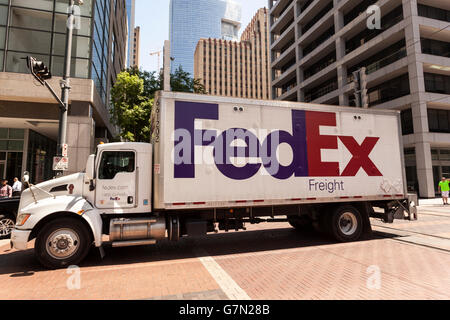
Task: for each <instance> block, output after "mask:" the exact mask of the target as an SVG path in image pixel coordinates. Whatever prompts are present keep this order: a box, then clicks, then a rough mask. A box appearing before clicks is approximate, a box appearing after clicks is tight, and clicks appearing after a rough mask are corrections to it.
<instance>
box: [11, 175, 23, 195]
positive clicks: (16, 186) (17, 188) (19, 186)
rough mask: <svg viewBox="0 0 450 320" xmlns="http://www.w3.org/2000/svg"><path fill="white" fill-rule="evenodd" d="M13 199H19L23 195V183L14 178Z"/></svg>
mask: <svg viewBox="0 0 450 320" xmlns="http://www.w3.org/2000/svg"><path fill="white" fill-rule="evenodd" d="M12 191H13V197H19V196H20V194H21V193H22V182H20V181H19V179H17V178H14V184H13V186H12Z"/></svg>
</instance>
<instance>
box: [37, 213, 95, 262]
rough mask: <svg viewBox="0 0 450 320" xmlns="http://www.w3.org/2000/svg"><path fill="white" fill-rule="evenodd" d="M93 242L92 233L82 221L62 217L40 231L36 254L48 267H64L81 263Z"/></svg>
mask: <svg viewBox="0 0 450 320" xmlns="http://www.w3.org/2000/svg"><path fill="white" fill-rule="evenodd" d="M91 244H92V239H91V235H90V233H89V231H88V230H87V228H86V227H85V225H84V224H83V223H82V222H81V221H79V220H77V219H73V218H60V219H56V220H53V221H51V222H50V223H48V224H47V225H46V226H45V227H44V228H42V230H41V231H40V232H39V234H38V236H37V238H36V243H35V255H36V258H37V259H38V260H39V262H40V263H41V264H42V265H44V266H45V267H47V268H50V269H58V268H64V267H68V266H71V265H77V264H79V263H80V262H81V261H82V260H83V259H84V258H85V257H86V255H87V254H88V252H89V249H90V246H91Z"/></svg>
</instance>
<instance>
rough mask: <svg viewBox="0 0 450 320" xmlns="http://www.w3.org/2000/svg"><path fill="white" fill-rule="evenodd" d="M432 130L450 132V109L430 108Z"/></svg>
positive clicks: (429, 119) (430, 127)
mask: <svg viewBox="0 0 450 320" xmlns="http://www.w3.org/2000/svg"><path fill="white" fill-rule="evenodd" d="M428 126H429V130H430V132H441V133H450V110H440V109H428Z"/></svg>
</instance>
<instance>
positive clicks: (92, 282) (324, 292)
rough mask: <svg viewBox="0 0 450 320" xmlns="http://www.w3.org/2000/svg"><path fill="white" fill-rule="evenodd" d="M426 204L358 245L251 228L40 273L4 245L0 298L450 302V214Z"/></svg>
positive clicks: (123, 251) (109, 254)
mask: <svg viewBox="0 0 450 320" xmlns="http://www.w3.org/2000/svg"><path fill="white" fill-rule="evenodd" d="M423 203H424V205H422V206H421V207H420V208H419V220H418V221H399V220H396V221H395V223H394V224H391V225H388V224H384V223H382V222H380V221H376V220H375V219H372V226H373V230H374V232H373V236H372V237H371V238H370V239H365V240H363V241H359V242H355V243H345V244H341V243H335V242H334V241H333V240H331V239H329V238H326V237H325V236H324V235H320V234H318V233H310V234H309V233H308V234H299V233H298V232H296V231H295V230H294V229H293V228H291V227H290V226H289V225H288V224H287V223H273V224H261V225H248V226H247V227H248V229H247V230H248V231H246V232H239V233H235V232H230V233H224V232H221V233H219V234H216V235H210V236H208V237H207V238H201V239H184V240H182V241H180V242H178V243H169V242H162V243H160V244H158V245H157V246H147V247H135V248H106V250H105V251H106V256H105V258H104V259H103V260H101V259H100V254H99V252H98V250H92V251H91V253H90V254H89V256H88V258H87V259H86V261H85V262H84V263H83V265H82V266H81V268H80V269H79V270H77V269H75V270H73V269H72V270H67V269H63V270H56V271H48V270H45V269H43V268H42V267H40V265H39V264H38V262H37V261H36V260H35V258H34V256H33V250H32V249H30V250H27V251H21V252H18V251H15V250H10V248H9V241H8V240H2V241H1V242H0V283H1V287H0V297H2V299H7V300H9V299H24V300H35V299H62V300H72V299H75V300H78V299H101V300H103V299H119V300H122V299H139V300H147V299H186V300H190V299H194V300H195V299H241V300H245V299H258V300H262V299H264V300H271V299H275V300H279V299H289V300H292V299H293V300H303V299H306V300H309V299H358V300H359V299H364V300H366V299H407V300H409V299H449V298H450V291H449V288H450V269H449V266H450V208H448V207H444V206H442V205H439V204H438V203H439V202H438V201H437V200H434V201H428V202H427V201H424V202H423ZM31 244H32V243H30V245H31ZM74 276H77V277H78V278H74ZM74 279H75V280H74Z"/></svg>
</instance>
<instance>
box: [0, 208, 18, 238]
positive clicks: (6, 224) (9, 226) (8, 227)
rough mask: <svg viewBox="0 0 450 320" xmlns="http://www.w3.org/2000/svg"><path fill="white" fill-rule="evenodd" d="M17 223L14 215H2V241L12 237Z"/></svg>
mask: <svg viewBox="0 0 450 320" xmlns="http://www.w3.org/2000/svg"><path fill="white" fill-rule="evenodd" d="M15 224H16V221H15V219H14V217H13V216H12V215H9V214H0V240H2V239H8V238H10V237H11V232H12V231H13V229H14V225H15Z"/></svg>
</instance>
